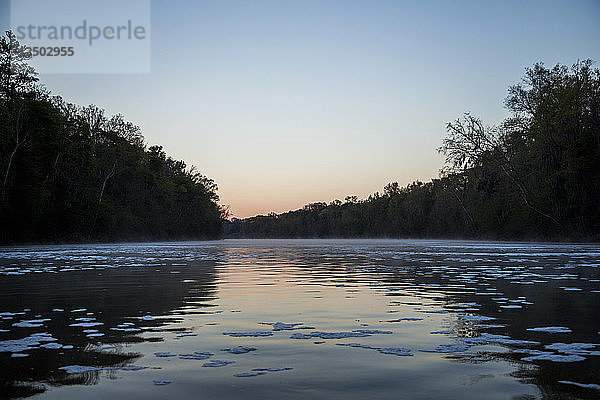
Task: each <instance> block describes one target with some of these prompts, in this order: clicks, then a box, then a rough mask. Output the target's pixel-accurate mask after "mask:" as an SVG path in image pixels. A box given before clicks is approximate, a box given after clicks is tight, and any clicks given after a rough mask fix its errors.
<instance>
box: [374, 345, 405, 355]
mask: <svg viewBox="0 0 600 400" xmlns="http://www.w3.org/2000/svg"><path fill="white" fill-rule="evenodd" d="M377 351H379V352H380V353H381V354H392V355H395V356H404V357H405V356H412V353H411V350H410V349H407V348H406V347H384V348H381V349H378V350H377Z"/></svg>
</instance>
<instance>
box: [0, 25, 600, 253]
mask: <svg viewBox="0 0 600 400" xmlns="http://www.w3.org/2000/svg"><path fill="white" fill-rule="evenodd" d="M28 60H29V56H28V54H27V51H26V48H25V47H24V46H23V45H21V44H20V43H19V42H18V41H17V40H16V38H15V36H14V35H13V34H12V33H11V32H7V33H6V35H4V36H2V37H1V38H0V181H1V185H2V186H1V188H0V244H10V243H44V242H92V241H101V242H104V241H132V240H183V239H215V238H220V237H223V236H224V237H228V238H324V237H339V238H353V237H373V238H383V237H386V238H473V239H505V240H570V241H600V71H599V70H598V69H597V68H594V63H593V62H592V61H591V60H584V61H578V62H577V63H575V64H574V65H573V66H571V67H568V66H564V65H560V64H559V65H556V66H554V67H551V68H548V67H546V66H544V65H543V64H541V63H538V64H535V65H534V66H532V67H530V68H528V69H527V70H526V72H525V75H524V77H523V78H522V80H521V82H519V83H517V84H515V85H512V86H510V87H509V89H508V95H507V97H506V99H505V100H504V106H505V107H506V109H507V110H508V111H509V114H510V116H509V117H508V118H506V119H505V120H504V121H502V122H501V123H500V124H498V125H493V126H489V125H487V124H485V123H484V122H483V121H482V120H481V119H480V118H478V117H476V116H474V115H472V114H470V113H465V114H464V115H463V116H462V117H460V118H458V119H457V120H455V121H452V122H449V123H448V124H447V126H446V131H447V133H446V136H445V138H444V139H443V140H442V142H441V147H440V148H439V149H438V151H439V152H441V153H442V154H443V155H444V156H445V164H444V166H443V168H442V169H441V171H440V175H439V177H438V178H434V179H431V180H430V181H428V182H420V181H416V182H413V183H411V184H409V185H407V186H400V185H399V184H398V183H397V182H392V183H389V184H387V185H386V186H385V187H384V188H383V192H382V193H379V192H377V193H374V194H372V195H370V196H369V197H368V198H366V199H359V198H358V197H357V196H347V197H346V198H345V199H344V201H340V200H333V201H331V202H330V203H321V202H318V203H312V204H308V205H306V206H304V207H303V208H302V209H299V210H295V211H289V212H285V213H282V214H275V213H270V214H269V215H259V216H255V217H251V218H246V219H236V218H232V219H231V220H228V219H227V217H228V212H227V209H226V208H225V207H222V206H220V205H219V198H218V196H217V186H216V184H215V183H214V181H213V180H211V179H209V178H207V177H206V176H204V175H202V174H201V173H200V172H199V171H198V170H197V169H196V168H195V167H188V166H187V165H186V163H185V162H184V161H180V160H175V159H173V158H171V157H169V156H168V155H167V154H166V153H165V152H164V151H163V148H162V147H161V146H156V145H155V146H148V145H147V144H146V143H145V139H144V137H143V136H142V132H141V130H140V128H139V127H138V126H136V125H134V124H133V123H131V122H128V121H127V120H125V118H124V117H123V116H122V115H120V114H117V115H114V116H109V115H107V114H106V112H105V111H104V110H103V109H101V108H99V107H97V106H95V105H89V106H84V107H82V106H79V105H75V104H72V103H69V102H67V101H66V100H64V99H63V98H62V97H61V96H58V95H54V94H52V93H51V92H50V91H49V90H47V89H46V88H45V87H44V86H43V85H42V84H41V83H40V82H39V80H38V76H37V73H36V71H35V70H34V69H33V68H32V67H31V66H30V65H29V64H28ZM432 151H433V149H432Z"/></svg>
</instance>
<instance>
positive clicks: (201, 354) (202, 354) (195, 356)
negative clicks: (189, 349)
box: [179, 351, 214, 360]
mask: <svg viewBox="0 0 600 400" xmlns="http://www.w3.org/2000/svg"><path fill="white" fill-rule="evenodd" d="M213 355H214V354H213V353H210V352H208V351H195V352H193V353H190V354H180V355H179V358H180V359H182V360H207V359H209V358H210V357H212V356H213Z"/></svg>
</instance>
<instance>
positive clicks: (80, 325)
mask: <svg viewBox="0 0 600 400" xmlns="http://www.w3.org/2000/svg"><path fill="white" fill-rule="evenodd" d="M100 325H104V323H102V322H97V321H96V322H76V323H74V324H69V326H79V327H82V328H91V327H92V326H100Z"/></svg>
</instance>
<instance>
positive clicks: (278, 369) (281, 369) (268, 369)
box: [252, 367, 293, 372]
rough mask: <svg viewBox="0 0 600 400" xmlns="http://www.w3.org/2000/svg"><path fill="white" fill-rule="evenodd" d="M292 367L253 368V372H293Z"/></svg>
mask: <svg viewBox="0 0 600 400" xmlns="http://www.w3.org/2000/svg"><path fill="white" fill-rule="evenodd" d="M292 369H293V368H291V367H283V368H252V371H265V372H279V371H289V370H292Z"/></svg>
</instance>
